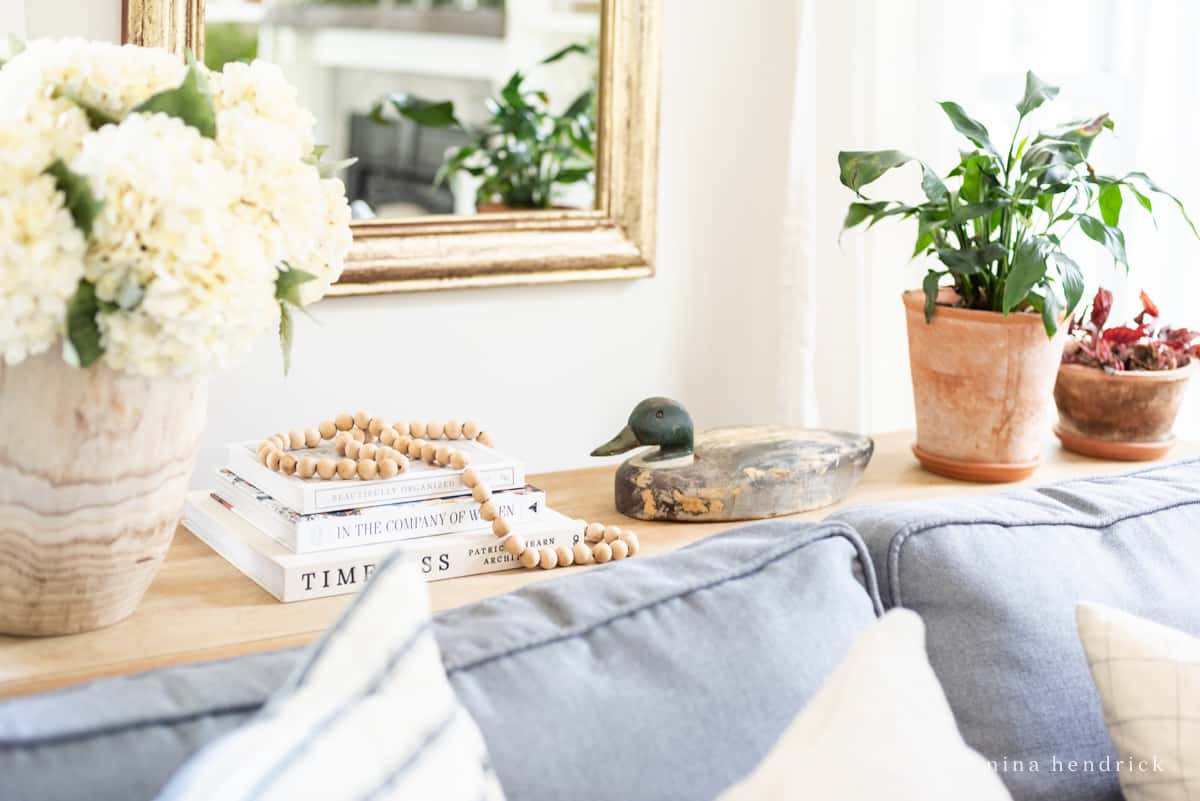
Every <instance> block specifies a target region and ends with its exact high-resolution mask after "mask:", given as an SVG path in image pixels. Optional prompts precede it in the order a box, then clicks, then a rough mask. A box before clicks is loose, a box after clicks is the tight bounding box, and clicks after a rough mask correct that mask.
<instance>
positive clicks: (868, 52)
mask: <svg viewBox="0 0 1200 801" xmlns="http://www.w3.org/2000/svg"><path fill="white" fill-rule="evenodd" d="M795 2H797V4H798V6H799V8H800V12H799V17H800V19H801V30H800V32H799V34H798V43H797V52H798V56H797V60H796V61H797V88H796V92H795V99H796V105H795V109H794V112H793V126H794V127H793V135H792V152H791V154H790V156H791V163H790V170H789V189H790V192H789V204H788V214H787V218H786V219H785V225H784V231H785V243H786V253H787V259H786V262H785V265H784V280H783V282H782V285H781V288H782V296H783V297H784V298H785V304H786V307H785V314H784V318H783V319H784V325H783V328H782V330H783V332H784V336H783V337H782V341H783V347H782V348H781V354H782V355H781V359H782V364H781V368H780V375H781V376H783V377H784V380H783V381H782V389H781V396H782V397H783V400H782V401H781V408H782V409H783V410H785V412H786V413H787V414H788V415H789V418H790V419H811V418H813V417H817V418H819V419H820V421H821V423H822V424H823V425H828V426H835V427H847V428H854V429H859V430H866V431H883V430H890V429H899V428H908V427H911V425H912V406H911V394H910V385H909V377H908V362H907V346H906V342H905V338H904V323H903V315H902V312H901V305H900V301H899V293H900V292H901V290H902V289H904V288H907V287H911V286H916V285H917V284H918V282H919V279H920V275H921V274H922V272H923V269H922V267H921V265H919V264H909V263H908V255H909V253H911V250H912V241H913V236H914V231H913V229H912V224H911V223H896V224H887V223H883V224H881V225H880V226H879V227H877V228H875V229H872V230H871V231H869V232H865V233H864V232H861V231H853V232H850V233H848V234H847V235H846V236H845V238H844V241H843V244H842V246H841V247H839V245H838V242H837V232H838V230H839V228H840V226H841V218H842V216H843V215H844V213H845V208H846V204H847V203H848V202H849V201H850V199H851V197H850V193H849V191H848V190H846V189H845V188H844V187H842V186H841V185H840V184H839V182H838V177H837V165H836V154H837V151H838V150H842V149H863V150H873V149H882V148H896V149H899V150H903V151H906V152H908V153H911V154H913V155H915V156H919V157H921V158H923V159H924V160H926V161H928V162H930V163H931V164H933V165H934V166H935V167H937V168H938V169H939V170H943V171H944V170H947V169H949V167H950V166H952V165H953V163H954V162H955V161H956V152H957V149H958V147H959V146H960V145H961V144H962V143H961V140H960V139H959V138H958V135H957V134H956V133H955V132H954V130H953V129H952V128H951V127H950V125H949V124H948V122H947V121H946V120H945V117H944V115H943V114H942V112H941V110H940V109H939V108H937V106H936V105H935V102H936V101H940V100H956V101H958V102H959V103H961V104H962V105H963V106H964V108H966V109H967V111H968V112H969V113H971V114H972V115H973V116H975V117H976V118H978V119H980V120H981V121H983V122H984V123H985V124H986V125H987V126H988V128H989V130H990V131H991V132H992V135H993V139H995V140H998V141H1005V140H1007V138H1008V136H1010V135H1011V130H1012V129H1011V126H1012V124H1013V123H1014V122H1015V117H1016V113H1015V110H1014V109H1013V104H1014V103H1015V102H1016V101H1017V100H1018V99H1019V97H1020V95H1021V93H1022V90H1023V88H1024V74H1025V71H1026V70H1027V69H1032V70H1033V71H1034V72H1036V73H1038V75H1040V76H1041V77H1042V78H1044V79H1046V80H1048V81H1050V82H1051V83H1055V84H1057V85H1059V86H1060V87H1061V88H1062V91H1061V94H1060V95H1059V97H1058V99H1056V100H1055V101H1054V102H1052V103H1048V104H1047V105H1046V106H1044V107H1043V108H1042V109H1040V110H1039V111H1038V112H1036V113H1035V116H1034V117H1033V118H1032V119H1031V120H1030V122H1029V123H1028V124H1029V125H1030V126H1031V130H1035V129H1037V128H1039V127H1050V126H1052V125H1055V124H1057V123H1060V122H1065V121H1068V120H1074V119H1079V118H1082V117H1088V116H1092V115H1094V114H1096V113H1099V112H1102V111H1107V112H1109V113H1110V114H1111V115H1112V118H1113V119H1114V120H1115V121H1116V129H1115V132H1114V133H1115V135H1113V136H1106V137H1105V139H1104V140H1103V141H1101V142H1100V143H1098V144H1097V145H1096V147H1095V148H1094V149H1093V151H1092V158H1091V161H1092V163H1093V164H1094V165H1095V166H1096V169H1097V170H1098V171H1100V172H1103V173H1106V174H1121V173H1123V172H1126V171H1128V170H1133V169H1139V170H1144V171H1145V172H1147V173H1149V174H1150V175H1151V176H1153V177H1154V178H1155V179H1156V180H1157V181H1158V182H1159V183H1160V184H1161V185H1163V186H1164V187H1165V188H1167V189H1169V190H1171V191H1172V192H1173V193H1175V194H1176V195H1178V196H1179V197H1180V198H1181V199H1182V200H1183V201H1184V203H1185V204H1186V205H1187V206H1188V208H1189V210H1190V211H1191V212H1192V214H1193V217H1194V218H1196V219H1197V220H1200V159H1197V158H1196V157H1195V156H1194V155H1193V142H1194V141H1195V140H1196V136H1197V134H1196V132H1197V131H1200V125H1198V123H1200V53H1198V50H1200V47H1198V46H1200V3H1196V2H1190V1H1189V0H991V1H990V2H988V3H970V4H966V3H961V2H953V0H908V1H907V2H897V1H896V0H845V1H844V2H838V3H833V2H814V1H813V0H795ZM871 193H872V194H873V195H874V196H877V197H880V198H890V197H897V198H900V199H908V200H916V199H918V198H919V196H920V191H919V186H918V176H917V175H916V174H915V170H912V171H910V169H909V168H906V169H903V170H900V171H898V173H897V174H896V175H892V176H888V177H887V178H885V179H884V180H882V181H880V182H879V183H878V184H877V186H874V187H872V192H871ZM1154 202H1155V212H1156V215H1157V217H1158V228H1157V230H1156V228H1155V225H1154V223H1152V222H1151V221H1150V219H1149V217H1148V216H1147V215H1146V214H1145V213H1144V211H1143V210H1142V209H1141V208H1140V207H1139V206H1138V205H1137V204H1136V203H1128V202H1127V203H1126V204H1125V207H1124V209H1123V211H1122V219H1121V225H1122V228H1124V229H1125V232H1126V238H1127V244H1128V251H1129V258H1130V262H1131V264H1132V266H1133V270H1132V272H1131V273H1130V274H1129V275H1128V276H1126V275H1125V274H1124V272H1123V271H1116V270H1114V269H1113V266H1112V264H1111V260H1110V259H1109V258H1108V257H1107V256H1106V255H1105V254H1104V252H1103V251H1102V250H1101V249H1100V247H1099V246H1098V245H1096V244H1095V243H1093V242H1091V241H1090V240H1088V239H1086V238H1085V237H1083V236H1082V235H1081V234H1079V233H1075V234H1073V235H1072V237H1071V239H1070V240H1069V242H1068V251H1069V252H1070V253H1071V254H1072V255H1073V256H1075V258H1076V260H1077V261H1078V262H1079V263H1080V264H1081V265H1083V266H1084V268H1085V270H1086V271H1087V273H1088V276H1089V296H1090V291H1092V290H1094V288H1095V286H1096V284H1097V282H1103V283H1104V285H1105V286H1109V287H1110V288H1112V289H1114V291H1115V292H1116V293H1117V294H1118V296H1120V297H1121V298H1123V299H1124V300H1125V305H1124V306H1123V307H1120V306H1119V307H1118V309H1117V312H1118V313H1122V312H1129V313H1132V312H1133V311H1135V310H1136V309H1135V304H1136V298H1137V294H1138V291H1139V290H1140V289H1143V288H1144V289H1146V290H1147V291H1148V292H1149V293H1150V295H1151V296H1152V297H1154V298H1155V299H1156V300H1157V301H1158V302H1159V305H1160V307H1161V308H1162V311H1163V314H1164V317H1166V318H1167V319H1169V320H1171V321H1172V322H1174V323H1176V324H1186V325H1189V326H1191V327H1193V328H1197V329H1200V241H1198V240H1197V239H1196V238H1195V237H1194V236H1193V234H1192V232H1191V230H1190V229H1189V228H1188V227H1187V225H1186V224H1184V223H1183V222H1182V220H1181V219H1180V217H1179V215H1178V214H1177V212H1176V210H1175V209H1174V208H1173V206H1172V204H1171V203H1170V202H1169V201H1168V200H1166V199H1165V198H1162V199H1159V198H1157V197H1156V198H1155V201H1154ZM809 371H811V372H809ZM814 407H815V408H814ZM1180 433H1181V434H1183V435H1185V436H1193V437H1195V436H1200V390H1196V391H1194V392H1192V394H1191V397H1190V399H1189V401H1188V405H1187V408H1185V410H1184V413H1183V414H1182V415H1181V417H1180Z"/></svg>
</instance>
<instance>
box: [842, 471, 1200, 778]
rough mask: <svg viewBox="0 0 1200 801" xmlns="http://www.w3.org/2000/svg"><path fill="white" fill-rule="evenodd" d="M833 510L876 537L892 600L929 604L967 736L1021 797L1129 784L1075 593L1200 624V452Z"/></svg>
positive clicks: (883, 586) (943, 676)
mask: <svg viewBox="0 0 1200 801" xmlns="http://www.w3.org/2000/svg"><path fill="white" fill-rule="evenodd" d="M834 517H835V518H836V519H838V520H841V521H843V522H846V523H849V524H850V525H851V526H853V527H854V528H855V529H856V530H857V531H858V532H859V533H860V534H861V535H862V536H863V538H864V540H865V541H866V542H867V545H868V548H869V549H870V551H871V554H872V557H873V560H874V562H875V564H876V565H877V570H878V571H879V584H880V590H881V594H882V596H883V599H884V603H885V605H886V606H888V607H889V608H890V607H892V606H904V607H907V608H909V609H912V610H914V611H916V612H917V613H918V614H920V615H921V617H922V618H924V620H925V624H926V626H927V629H928V635H927V647H928V649H929V657H930V661H931V663H932V665H933V667H934V670H935V672H936V673H937V675H938V678H939V679H940V680H941V682H942V685H943V686H944V688H945V690H946V695H947V697H948V698H949V700H950V705H951V707H952V708H953V710H954V713H955V716H956V718H957V720H958V723H959V726H960V728H961V729H962V732H963V736H964V737H965V739H966V740H967V742H968V743H969V744H970V745H971V746H973V747H974V748H975V749H977V750H978V751H980V752H981V753H983V754H984V755H985V756H986V757H987V758H988V759H990V760H993V761H995V762H996V763H997V767H998V769H999V771H1000V775H1001V777H1002V778H1003V779H1004V780H1005V782H1006V783H1007V785H1008V786H1009V789H1010V790H1011V792H1012V794H1013V797H1014V798H1015V799H1016V801H1050V800H1051V799H1053V801H1085V799H1086V801H1109V800H1110V799H1111V800H1112V801H1117V799H1120V798H1121V795H1120V790H1119V788H1118V783H1117V774H1116V772H1115V770H1116V763H1115V759H1116V757H1117V755H1116V754H1115V753H1114V752H1113V749H1112V745H1111V743H1110V742H1109V739H1108V735H1107V733H1106V730H1105V727H1104V721H1103V717H1102V713H1101V709H1100V702H1099V698H1098V696H1097V694H1096V690H1095V687H1094V686H1093V685H1092V681H1091V677H1090V675H1089V673H1088V667H1087V661H1086V657H1085V655H1084V652H1083V649H1082V646H1081V645H1080V641H1079V635H1078V633H1077V631H1076V626H1075V604H1076V603H1077V602H1078V601H1093V602H1098V603H1103V604H1107V605H1109V606H1114V607H1117V608H1120V609H1124V610H1128V611H1130V612H1132V613H1134V614H1138V615H1142V616H1146V617H1150V618H1152V619H1154V620H1157V621H1161V622H1163V623H1166V624H1168V625H1173V626H1176V627H1178V628H1180V629H1183V630H1184V631H1188V632H1191V633H1193V634H1200V603H1198V602H1197V595H1196V593H1197V590H1198V589H1200V462H1198V461H1190V462H1181V463H1176V464H1172V465H1167V466H1159V467H1153V468H1149V469H1143V470H1137V471H1134V472H1130V473H1127V474H1124V475H1119V476H1109V477H1100V478H1091V479H1084V480H1077V481H1069V482H1065V483H1061V484H1056V485H1052V486H1047V487H1042V488H1040V489H1028V490H1016V491H1012V492H1007V493H1003V494H992V495H980V496H972V497H963V498H954V499H941V500H935V501H920V502H912V503H896V504H883V505H879V506H869V507H859V508H854V509H849V510H846V511H844V512H841V513H839V514H837V515H835V516H834ZM1105 757H1108V758H1109V763H1108V764H1107V768H1108V769H1107V770H1105V769H1104V768H1105V767H1106V765H1105V763H1104V761H1103V760H1104V758H1105ZM1006 759H1007V764H1006V762H1005V760H1006ZM1073 762H1074V763H1075V764H1074V765H1072V763H1073ZM1034 763H1036V770H1035V769H1034V767H1035V764H1034Z"/></svg>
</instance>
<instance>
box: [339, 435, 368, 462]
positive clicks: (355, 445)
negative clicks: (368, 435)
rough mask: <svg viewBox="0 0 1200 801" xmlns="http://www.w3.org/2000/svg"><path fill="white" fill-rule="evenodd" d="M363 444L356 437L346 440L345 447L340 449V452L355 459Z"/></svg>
mask: <svg viewBox="0 0 1200 801" xmlns="http://www.w3.org/2000/svg"><path fill="white" fill-rule="evenodd" d="M363 447H364V446H363V444H362V443H361V442H359V441H358V440H356V439H351V440H347V441H346V447H345V448H343V449H342V453H344V454H346V455H347V456H349V457H350V458H351V459H357V458H359V457H358V454H359V453H361V452H362V449H363Z"/></svg>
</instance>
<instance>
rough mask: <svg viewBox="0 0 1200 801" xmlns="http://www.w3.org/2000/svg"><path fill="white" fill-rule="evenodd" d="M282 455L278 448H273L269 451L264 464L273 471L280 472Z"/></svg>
mask: <svg viewBox="0 0 1200 801" xmlns="http://www.w3.org/2000/svg"><path fill="white" fill-rule="evenodd" d="M282 455H283V454H282V453H281V452H280V451H279V450H278V449H277V448H272V449H271V450H269V451H267V458H266V461H264V462H263V464H265V465H266V466H267V467H268V468H269V469H271V470H278V469H279V457H280V456H282Z"/></svg>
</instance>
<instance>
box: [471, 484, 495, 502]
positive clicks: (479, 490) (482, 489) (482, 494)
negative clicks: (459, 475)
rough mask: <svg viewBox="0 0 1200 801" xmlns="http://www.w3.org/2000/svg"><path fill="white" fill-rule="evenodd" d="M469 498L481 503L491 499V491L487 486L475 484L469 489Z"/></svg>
mask: <svg viewBox="0 0 1200 801" xmlns="http://www.w3.org/2000/svg"><path fill="white" fill-rule="evenodd" d="M471 497H472V498H474V499H475V500H477V501H479V502H480V503H483V502H484V501H486V500H488V499H490V498H491V497H492V489H491V487H489V486H488V485H487V484H476V485H475V486H474V487H472V488H471Z"/></svg>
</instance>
